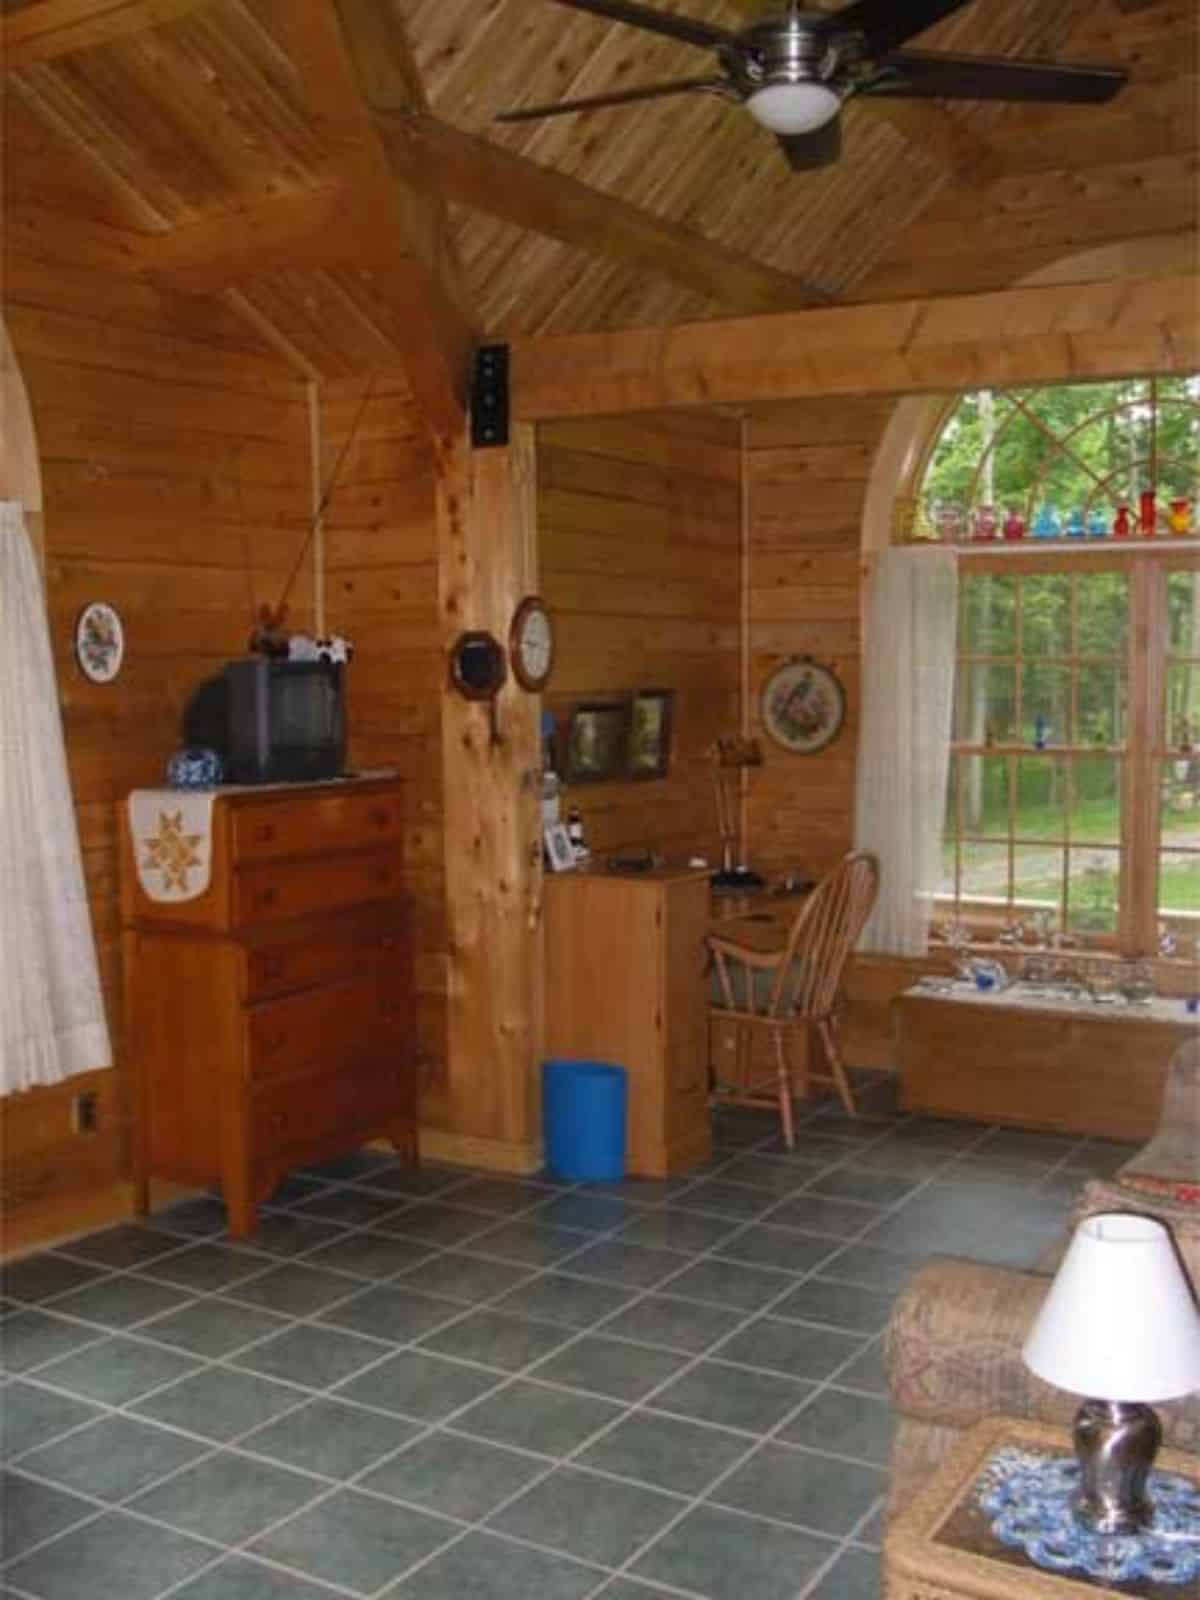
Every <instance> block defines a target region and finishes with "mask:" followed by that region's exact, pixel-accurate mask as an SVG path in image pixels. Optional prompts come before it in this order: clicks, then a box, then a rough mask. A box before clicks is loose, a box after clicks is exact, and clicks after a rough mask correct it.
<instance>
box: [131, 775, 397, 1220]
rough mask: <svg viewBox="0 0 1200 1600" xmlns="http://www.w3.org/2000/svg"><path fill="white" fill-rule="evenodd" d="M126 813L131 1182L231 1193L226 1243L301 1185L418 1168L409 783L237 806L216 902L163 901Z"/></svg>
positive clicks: (230, 804) (226, 824)
mask: <svg viewBox="0 0 1200 1600" xmlns="http://www.w3.org/2000/svg"><path fill="white" fill-rule="evenodd" d="M120 811H121V841H122V842H121V905H122V920H123V924H124V933H123V953H124V965H125V1017H126V1030H127V1034H126V1047H127V1052H128V1056H129V1059H130V1062H131V1065H132V1069H133V1086H134V1105H133V1124H134V1140H133V1146H134V1179H135V1184H136V1192H137V1199H138V1205H139V1208H140V1209H142V1210H145V1209H146V1205H147V1199H148V1185H149V1179H150V1178H151V1177H161V1178H170V1179H173V1180H175V1181H177V1182H181V1183H190V1184H197V1185H209V1184H213V1183H219V1184H220V1186H221V1188H222V1190H223V1192H224V1197H225V1201H226V1205H227V1207H228V1210H229V1227H230V1232H231V1233H232V1234H234V1235H235V1236H239V1237H240V1236H243V1235H245V1234H248V1233H251V1232H252V1231H253V1229H254V1226H255V1208H256V1206H257V1204H258V1203H259V1202H260V1201H261V1200H263V1199H264V1198H265V1197H266V1196H267V1195H268V1194H269V1193H270V1192H271V1190H272V1189H273V1188H274V1187H275V1185H276V1184H277V1183H278V1181H279V1179H280V1178H281V1177H282V1176H283V1174H284V1173H286V1172H287V1171H288V1170H289V1169H290V1168H292V1167H294V1166H298V1165H300V1164H302V1163H306V1162H311V1161H315V1160H322V1159H325V1158H327V1157H330V1156H334V1155H338V1154H340V1153H343V1152H345V1151H346V1150H349V1149H353V1148H354V1147H355V1146H356V1145H358V1144H360V1143H362V1141H363V1140H364V1139H367V1138H370V1137H373V1136H378V1135H384V1136H386V1137H388V1138H390V1139H391V1140H392V1141H393V1143H394V1144H395V1145H396V1147H397V1148H398V1149H400V1150H402V1151H403V1152H404V1153H405V1154H407V1155H409V1156H411V1157H413V1158H415V1155H416V1129H417V1074H416V1066H415V1059H414V1020H413V999H412V949H411V942H410V929H409V917H408V911H407V906H406V903H405V899H404V893H403V824H404V815H403V807H402V800H401V791H400V786H399V784H398V783H396V782H395V781H394V780H361V781H346V782H342V783H336V784H317V785H294V786H290V787H287V788H271V789H253V788H247V789H241V790H233V791H222V792H221V793H220V794H219V795H218V796H217V797H216V798H215V800H214V803H213V813H212V825H211V873H210V878H209V883H208V887H207V889H206V890H205V892H204V893H203V894H201V895H198V896H196V897H195V898H193V899H188V900H171V901H158V900H154V899H152V898H151V897H150V896H149V895H147V893H146V892H145V890H144V889H143V887H142V884H141V882H140V881H139V877H138V873H137V868H136V863H135V859H134V850H135V842H134V840H133V839H132V838H131V834H130V827H129V816H128V808H127V807H126V806H125V805H122V806H121V808H120Z"/></svg>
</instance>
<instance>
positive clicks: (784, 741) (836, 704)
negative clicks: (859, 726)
mask: <svg viewBox="0 0 1200 1600" xmlns="http://www.w3.org/2000/svg"><path fill="white" fill-rule="evenodd" d="M845 718H846V691H845V690H844V689H843V688H842V686H841V683H840V682H839V681H838V679H837V678H836V677H835V676H834V674H833V672H832V671H831V670H830V669H829V668H828V667H822V666H820V665H818V663H817V662H815V661H813V660H812V659H811V658H810V657H808V656H801V657H800V658H799V659H796V660H792V661H785V662H784V663H783V665H782V666H781V667H776V669H775V671H774V672H773V673H772V674H771V676H770V677H769V678H768V679H767V681H766V683H765V684H764V686H763V692H762V723H763V727H764V728H765V729H766V730H767V732H768V733H769V734H770V736H771V738H772V739H774V741H775V743H776V744H779V745H782V746H783V748H784V749H785V750H790V751H792V753H793V754H794V755H804V756H807V755H812V754H813V753H814V751H817V750H823V749H824V748H825V746H826V745H827V744H832V743H833V741H834V739H836V738H837V736H838V734H839V733H840V732H841V729H842V723H843V722H844V721H845Z"/></svg>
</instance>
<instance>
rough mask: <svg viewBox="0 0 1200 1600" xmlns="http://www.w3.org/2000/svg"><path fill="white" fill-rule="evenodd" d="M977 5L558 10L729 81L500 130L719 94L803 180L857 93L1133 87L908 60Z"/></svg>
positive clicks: (584, 102)
mask: <svg viewBox="0 0 1200 1600" xmlns="http://www.w3.org/2000/svg"><path fill="white" fill-rule="evenodd" d="M967 3H968V0H910V3H909V4H906V5H902V4H900V3H899V0H851V4H849V5H846V6H843V7H842V9H841V10H840V11H831V12H825V11H801V10H800V9H799V5H798V3H797V0H788V4H787V7H786V9H785V10H784V11H782V12H781V13H779V14H778V15H776V16H770V17H766V18H764V19H763V20H762V21H761V22H753V23H751V24H750V25H749V26H748V27H745V28H742V29H740V30H738V31H737V32H733V31H731V30H730V29H728V28H721V27H717V26H716V25H715V24H714V23H711V22H701V21H698V20H696V19H693V18H689V17H686V16H681V15H679V14H678V13H674V12H664V11H656V10H654V8H653V7H651V6H645V5H641V4H639V3H637V0H557V4H559V5H564V6H569V7H571V9H572V10H575V11H590V12H592V13H594V14H595V15H596V16H600V17H610V18H612V20H613V21H615V22H625V23H628V24H629V26H630V27H632V28H644V29H646V30H647V31H648V32H650V33H660V34H665V35H666V36H667V37H668V38H670V39H681V40H682V41H683V42H684V43H685V44H692V45H698V46H699V47H700V48H701V49H706V50H713V51H715V53H716V57H717V65H718V67H719V68H720V75H719V76H717V77H711V76H710V77H706V78H680V79H677V80H675V81H673V82H671V83H655V84H646V85H645V86H643V87H641V88H636V89H619V90H616V91H615V92H614V93H612V94H598V95H590V96H588V97H586V98H584V99H579V100H562V101H559V102H558V103H557V104H553V105H542V106H526V107H524V108H522V109H521V110H520V111H506V112H503V113H502V114H501V115H500V116H498V117H497V118H496V119H495V120H496V121H497V122H527V121H530V120H531V119H533V118H535V117H553V116H559V115H561V114H562V113H564V112H571V111H591V110H594V109H596V108H598V107H600V106H617V105H627V104H629V103H631V102H633V101H637V100H654V99H658V98H659V97H660V96H663V95H673V94H690V93H699V94H713V95H719V96H721V97H722V98H723V99H726V100H732V101H734V102H736V103H737V104H742V105H745V107H746V109H747V110H748V111H749V112H750V115H751V116H752V117H754V118H755V120H756V121H758V122H760V123H761V124H762V126H763V127H765V128H767V129H769V130H770V132H772V133H773V134H775V136H776V138H777V139H778V141H779V144H780V146H781V148H782V150H783V153H784V155H785V156H786V157H787V159H788V161H789V162H790V163H791V165H792V166H793V167H794V168H795V169H796V170H797V171H807V170H809V169H812V168H814V167H823V166H827V165H828V164H829V163H830V162H833V161H836V160H837V158H838V156H839V154H840V153H841V144H842V136H841V128H840V125H839V122H838V112H839V111H840V110H841V108H842V105H843V103H844V102H845V101H846V100H848V99H850V97H851V96H853V95H871V96H874V97H877V96H887V97H893V98H915V99H939V100H1026V101H1028V100H1041V101H1060V102H1067V103H1070V102H1074V103H1087V102H1101V101H1104V100H1109V99H1111V98H1112V96H1113V95H1115V94H1116V93H1117V91H1118V90H1119V89H1120V88H1121V87H1122V86H1123V85H1124V83H1125V82H1126V78H1127V74H1126V73H1124V72H1123V71H1121V70H1120V69H1118V68H1115V67H1095V66H1071V65H1069V64H1065V63H1064V64H1059V65H1056V64H1054V63H1053V62H1049V61H1018V60H1013V59H1002V58H993V57H989V56H966V55H951V54H948V53H945V52H937V53H934V52H931V51H920V50H900V49H897V46H898V45H902V44H904V42H905V41H906V40H908V39H911V38H914V37H915V36H916V35H917V34H920V33H923V32H924V31H925V29H926V28H930V27H932V26H933V24H934V23H935V22H939V21H940V20H941V19H942V18H943V17H946V16H949V15H950V14H951V13H952V12H954V11H958V10H960V9H961V7H962V6H964V5H966V4H967Z"/></svg>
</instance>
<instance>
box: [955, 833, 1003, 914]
mask: <svg viewBox="0 0 1200 1600" xmlns="http://www.w3.org/2000/svg"><path fill="white" fill-rule="evenodd" d="M959 893H960V895H961V897H962V898H963V899H964V900H982V901H985V902H987V903H990V904H992V905H996V906H1000V907H1001V908H1003V907H1004V906H1006V905H1007V904H1008V898H1009V897H1008V846H1007V845H1006V844H964V845H963V847H962V881H961V885H960V888H959Z"/></svg>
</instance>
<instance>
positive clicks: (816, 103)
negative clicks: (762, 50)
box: [746, 83, 842, 134]
mask: <svg viewBox="0 0 1200 1600" xmlns="http://www.w3.org/2000/svg"><path fill="white" fill-rule="evenodd" d="M841 103H842V102H841V99H840V98H839V96H838V95H836V94H835V93H834V91H833V90H832V89H829V88H827V87H826V86H825V84H823V83H769V84H767V85H766V86H765V87H764V88H762V89H756V90H755V92H754V93H753V94H752V95H751V96H750V98H749V99H748V100H747V101H746V109H747V110H748V111H749V113H750V115H751V116H752V117H753V118H754V119H755V121H756V122H760V123H761V124H762V125H763V127H764V128H769V129H770V131H771V132H772V133H784V134H787V133H811V132H812V131H813V129H814V128H823V127H824V126H825V124H826V123H827V122H829V121H831V120H832V119H833V118H834V117H835V116H837V113H838V110H839V108H840V107H841Z"/></svg>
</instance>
